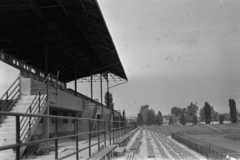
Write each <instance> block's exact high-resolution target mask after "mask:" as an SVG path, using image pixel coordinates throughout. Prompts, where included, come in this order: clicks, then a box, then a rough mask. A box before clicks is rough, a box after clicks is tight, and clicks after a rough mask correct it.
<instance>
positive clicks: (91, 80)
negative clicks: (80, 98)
mask: <svg viewBox="0 0 240 160" xmlns="http://www.w3.org/2000/svg"><path fill="white" fill-rule="evenodd" d="M92 80H93V77H92V73H91V99H93V84H92Z"/></svg>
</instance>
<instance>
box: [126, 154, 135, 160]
mask: <svg viewBox="0 0 240 160" xmlns="http://www.w3.org/2000/svg"><path fill="white" fill-rule="evenodd" d="M134 159H135V154H132V153H131V154H128V155H127V158H126V160H134Z"/></svg>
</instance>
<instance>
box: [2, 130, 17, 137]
mask: <svg viewBox="0 0 240 160" xmlns="http://www.w3.org/2000/svg"><path fill="white" fill-rule="evenodd" d="M0 135H1V137H2V138H11V137H12V138H14V137H16V132H3V131H0Z"/></svg>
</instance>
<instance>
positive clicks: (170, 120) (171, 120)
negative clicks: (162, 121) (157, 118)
mask: <svg viewBox="0 0 240 160" xmlns="http://www.w3.org/2000/svg"><path fill="white" fill-rule="evenodd" d="M168 124H169V125H172V124H173V118H172V117H170V118H169V122H168Z"/></svg>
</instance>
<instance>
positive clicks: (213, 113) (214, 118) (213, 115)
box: [211, 106, 219, 121]
mask: <svg viewBox="0 0 240 160" xmlns="http://www.w3.org/2000/svg"><path fill="white" fill-rule="evenodd" d="M211 114H212V121H218V115H219V113H218V112H216V111H215V110H214V108H213V106H211Z"/></svg>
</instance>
